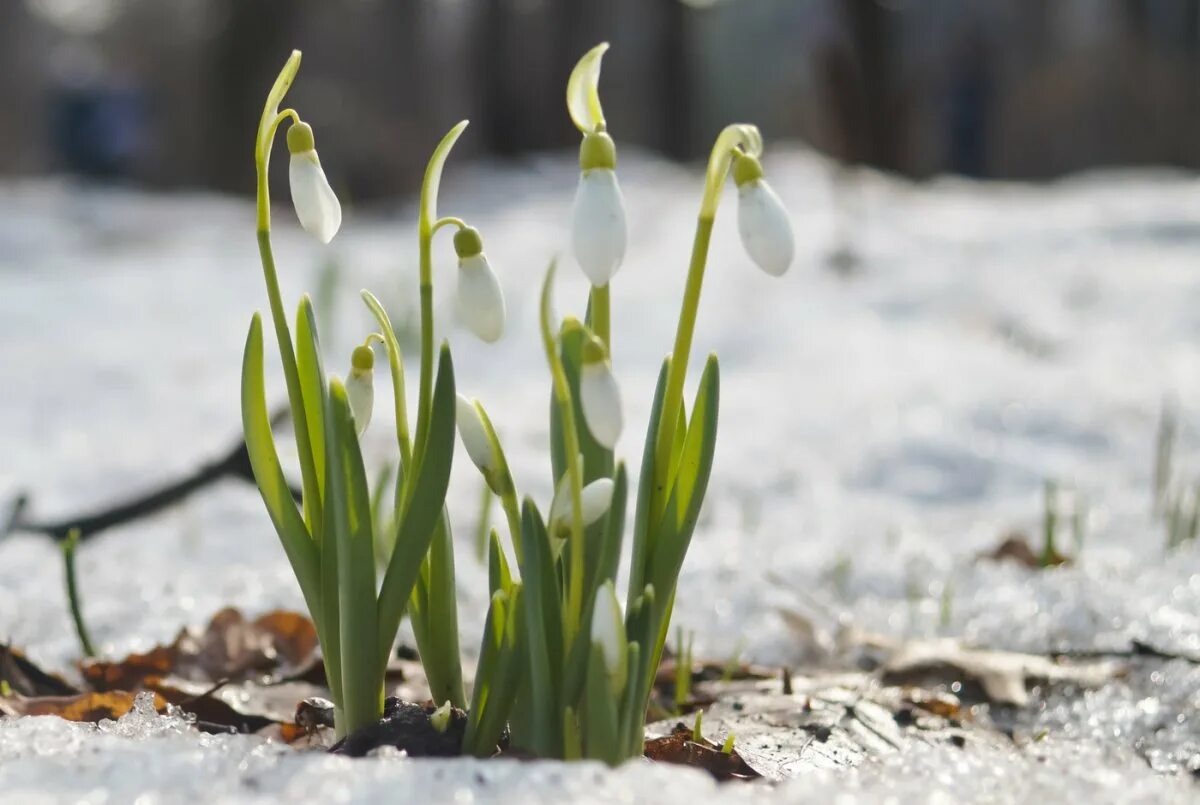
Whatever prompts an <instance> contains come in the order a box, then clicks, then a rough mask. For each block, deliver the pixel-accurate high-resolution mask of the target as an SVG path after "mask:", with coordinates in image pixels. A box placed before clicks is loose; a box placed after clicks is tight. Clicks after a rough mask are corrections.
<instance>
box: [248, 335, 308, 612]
mask: <svg viewBox="0 0 1200 805" xmlns="http://www.w3.org/2000/svg"><path fill="white" fill-rule="evenodd" d="M242 429H243V431H244V433H245V438H246V452H247V453H248V454H249V456H250V467H251V469H252V470H253V472H254V480H255V482H256V483H257V484H258V490H259V492H260V493H261V494H262V499H263V503H264V504H266V507H267V514H268V515H270V517H271V523H272V524H273V525H274V526H275V531H276V533H277V534H279V541H280V542H281V543H283V550H284V552H285V553H286V554H287V557H288V561H289V562H290V563H291V565H292V572H294V573H295V574H296V580H297V582H299V584H300V591H301V593H303V594H304V601H305V604H307V606H308V611H309V612H310V613H312V615H313V620H314V621H315V622H317V623H318V626H319V625H320V623H319V621H320V612H321V594H320V570H319V559H318V553H317V546H316V545H315V544H314V542H313V539H312V536H311V535H310V533H309V531H308V528H307V527H306V526H305V524H304V518H303V517H302V516H301V514H300V511H299V509H297V508H296V501H295V500H294V499H293V498H292V492H291V489H290V487H289V486H288V482H287V478H286V477H285V476H284V474H283V468H282V467H281V466H280V464H279V454H278V453H277V452H276V450H275V438H274V436H273V435H272V434H271V417H270V414H269V413H268V412H267V394H266V386H265V383H264V378H263V334H262V317H261V316H259V315H258V314H257V313H255V314H254V318H253V319H251V321H250V332H249V334H248V335H247V337H246V349H245V353H244V355H243V358H242Z"/></svg>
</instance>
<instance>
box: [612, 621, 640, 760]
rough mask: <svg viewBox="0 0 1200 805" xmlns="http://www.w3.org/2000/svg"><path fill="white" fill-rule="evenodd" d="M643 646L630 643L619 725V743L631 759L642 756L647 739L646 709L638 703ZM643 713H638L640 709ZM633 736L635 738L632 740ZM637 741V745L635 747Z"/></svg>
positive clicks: (633, 642)
mask: <svg viewBox="0 0 1200 805" xmlns="http://www.w3.org/2000/svg"><path fill="white" fill-rule="evenodd" d="M641 653H642V652H641V646H640V645H639V644H638V642H637V641H636V640H633V641H630V643H629V656H628V658H627V659H626V663H627V668H628V670H629V673H628V675H627V676H626V677H625V678H626V680H627V681H626V682H625V693H624V695H623V696H622V698H621V711H620V719H619V721H618V723H617V729H618V735H619V742H620V745H621V746H622V747H624V749H625V752H626V753H627V755H628V756H629V757H637V756H638V755H640V754H642V744H643V741H644V738H645V729H644V728H643V722H645V720H646V708H645V706H644V705H642V704H640V702H639V701H638V691H639V690H640V689H641V686H640V685H639V684H638V674H639V673H640V671H641V662H642V659H641ZM639 707H640V708H641V712H640V713H639V712H638V708H639ZM631 736H633V737H632V738H631ZM634 741H636V745H634Z"/></svg>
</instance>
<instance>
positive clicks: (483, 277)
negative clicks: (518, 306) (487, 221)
mask: <svg viewBox="0 0 1200 805" xmlns="http://www.w3.org/2000/svg"><path fill="white" fill-rule="evenodd" d="M454 249H455V251H457V252H458V315H459V316H460V317H461V318H462V320H463V322H464V323H465V324H466V325H467V327H469V328H470V330H471V332H473V333H475V335H476V336H477V337H478V338H479V339H480V340H481V341H486V342H487V343H489V344H491V343H493V342H495V341H497V340H499V338H500V336H501V335H503V334H504V316H505V313H504V293H503V292H502V291H501V290H500V280H499V279H498V278H497V277H496V272H495V271H493V270H492V267H491V265H490V264H489V263H488V259H487V256H486V255H485V254H484V253H483V243H482V241H481V240H480V238H479V232H477V231H476V230H475V229H473V228H472V227H464V228H463V229H460V230H459V231H458V232H457V233H456V234H455V235H454Z"/></svg>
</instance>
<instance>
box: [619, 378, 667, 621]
mask: <svg viewBox="0 0 1200 805" xmlns="http://www.w3.org/2000/svg"><path fill="white" fill-rule="evenodd" d="M670 366H671V359H670V358H667V359H665V360H664V361H663V364H662V368H661V369H659V371H658V385H657V386H656V387H655V389H654V402H653V403H651V405H650V424H649V425H648V426H647V428H646V441H645V444H644V445H643V447H642V469H641V473H640V475H639V476H638V493H637V503H636V504H635V509H634V516H633V554H632V556H630V559H629V594H628V597H627V598H626V600H625V608H626V610H629V609H630V608H631V607H632V606H633V603H634V599H635V597H636V596H637V595H639V594H640V591H641V589H642V586H643V585H644V584H645V583H646V576H647V569H648V561H649V553H650V517H651V507H652V506H653V502H654V497H655V494H654V492H655V490H654V476H655V451H656V449H657V447H658V434H659V430H660V429H661V428H662V408H663V395H664V394H665V393H666V388H667V372H668V369H669V368H670Z"/></svg>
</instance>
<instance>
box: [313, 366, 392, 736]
mask: <svg viewBox="0 0 1200 805" xmlns="http://www.w3.org/2000/svg"><path fill="white" fill-rule="evenodd" d="M328 401H329V406H328V409H327V412H326V421H325V431H326V444H325V457H326V462H327V464H328V467H329V474H328V476H327V477H328V483H329V486H328V487H327V489H326V500H327V503H326V508H328V509H332V510H333V512H334V515H333V518H332V520H331V524H332V525H333V529H334V531H333V533H332V534H328V533H327V534H326V535H325V537H326V544H327V545H328V544H329V543H330V541H331V540H330V538H331V537H332V542H333V543H334V544H335V545H336V551H337V578H338V585H337V586H338V610H339V613H338V614H339V619H340V622H341V656H342V710H343V712H344V713H345V716H346V719H345V721H346V728H347V730H348V731H353V730H356V729H359V728H361V727H364V726H366V725H368V724H371V723H373V722H375V721H376V720H377V719H378V718H379V716H380V715H381V714H382V713H381V710H380V708H381V707H382V683H383V668H382V667H380V666H379V664H378V662H377V658H378V655H379V649H378V647H377V646H376V643H377V641H378V639H379V631H378V627H377V624H376V618H377V609H376V605H375V537H374V533H373V522H372V518H371V499H370V492H369V487H368V485H367V472H366V469H365V468H364V466H363V460H362V453H361V451H360V449H359V446H358V433H357V430H356V428H355V425H354V416H353V414H352V413H351V411H350V402H349V400H348V399H347V398H346V387H345V386H344V385H342V382H341V381H340V380H338V379H337V378H334V379H332V380H330V382H329V397H328Z"/></svg>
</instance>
